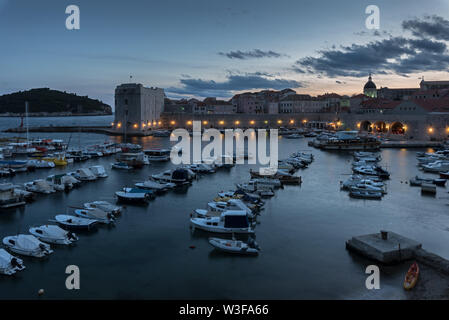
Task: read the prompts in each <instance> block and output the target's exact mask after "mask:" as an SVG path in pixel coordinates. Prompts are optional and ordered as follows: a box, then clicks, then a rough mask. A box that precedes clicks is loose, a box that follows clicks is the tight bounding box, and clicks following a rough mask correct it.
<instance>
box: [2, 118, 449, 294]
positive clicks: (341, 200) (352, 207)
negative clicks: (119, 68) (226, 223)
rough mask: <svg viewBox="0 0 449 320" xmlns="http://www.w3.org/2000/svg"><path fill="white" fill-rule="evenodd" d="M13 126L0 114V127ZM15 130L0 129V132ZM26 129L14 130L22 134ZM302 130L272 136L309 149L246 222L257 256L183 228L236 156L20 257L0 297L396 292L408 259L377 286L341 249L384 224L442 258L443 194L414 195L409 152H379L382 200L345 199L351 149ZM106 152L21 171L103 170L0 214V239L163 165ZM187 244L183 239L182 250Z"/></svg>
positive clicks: (447, 249)
mask: <svg viewBox="0 0 449 320" xmlns="http://www.w3.org/2000/svg"><path fill="white" fill-rule="evenodd" d="M111 121H112V117H110V116H109V117H108V116H105V117H70V118H30V119H29V125H30V126H36V125H39V124H46V125H48V124H49V123H51V124H53V125H55V126H56V125H107V124H109V123H110V122H111ZM19 123H20V119H18V118H0V129H1V130H4V129H7V128H10V127H12V126H16V125H17V124H19ZM13 136H18V134H5V133H2V134H1V136H0V137H13ZM21 136H22V137H23V136H24V135H23V134H22V135H21ZM30 137H32V138H37V137H39V138H44V137H48V138H60V139H64V141H65V142H69V143H70V147H78V145H80V146H86V145H92V144H97V143H103V142H105V141H113V142H114V141H116V142H121V137H110V136H104V135H99V134H90V133H89V134H88V133H51V134H50V133H49V134H43V133H30ZM308 141H309V139H307V138H302V139H285V138H282V137H280V138H279V158H280V159H282V158H285V157H287V156H289V155H290V154H291V153H293V152H296V151H305V152H312V153H313V154H314V156H315V161H314V162H313V163H312V164H311V165H309V167H308V168H307V169H303V170H299V171H298V172H297V173H296V174H297V175H301V176H302V179H303V183H302V185H301V186H285V188H283V189H279V190H277V191H276V194H275V196H274V197H272V198H269V199H267V200H266V201H265V202H266V204H265V209H264V210H263V211H262V212H261V216H260V217H259V218H258V220H259V223H258V224H257V226H256V236H257V238H256V239H257V242H258V244H259V245H260V246H261V248H262V251H261V253H260V255H259V256H257V257H243V256H230V255H227V254H224V253H219V252H217V251H215V250H213V249H212V247H211V246H210V245H209V243H208V237H209V236H210V234H207V233H205V232H201V231H199V230H195V231H194V232H192V230H191V229H190V228H189V226H190V224H189V219H190V213H191V212H192V211H193V210H194V209H196V208H205V206H206V204H207V202H209V201H212V199H213V198H215V197H216V196H217V192H219V191H222V190H225V191H226V190H230V189H233V188H234V187H235V184H236V183H240V182H246V181H248V180H249V177H250V176H249V168H250V167H254V166H250V165H236V166H235V167H234V168H232V169H229V170H228V169H225V170H219V171H217V173H215V174H209V175H204V176H202V177H201V178H200V179H198V180H196V181H194V182H193V184H192V185H191V186H190V187H189V188H184V189H179V190H174V191H170V192H168V193H166V194H164V195H162V196H158V197H156V199H155V200H152V201H151V202H150V204H149V205H148V206H146V207H142V206H132V205H127V206H126V208H125V210H124V212H123V213H122V215H121V216H119V218H118V219H117V222H116V225H115V226H114V227H103V226H102V227H99V228H98V230H97V231H94V232H91V233H87V234H86V233H82V234H80V240H79V241H78V242H77V244H76V246H74V247H55V252H54V253H53V254H52V255H50V257H48V258H46V259H44V260H38V259H35V258H26V257H25V258H23V260H24V264H25V265H26V269H25V270H24V271H22V272H19V273H18V274H17V275H15V276H13V277H6V276H0V298H1V299H35V298H38V296H37V292H38V290H39V289H40V288H43V289H44V290H45V295H44V296H42V297H40V298H43V299H359V298H368V299H402V298H405V297H406V296H405V292H404V290H403V288H402V281H403V276H404V273H405V271H406V270H407V268H408V266H403V265H401V266H398V267H393V268H387V269H383V268H382V267H381V290H367V289H366V287H365V280H366V277H367V275H366V274H365V268H366V266H367V265H370V264H373V262H372V261H369V260H366V259H364V258H361V257H360V256H357V255H355V254H352V253H350V252H348V251H347V250H346V249H345V241H346V240H348V239H350V238H351V237H352V236H355V235H362V234H368V233H374V232H378V231H379V230H391V231H394V232H396V233H399V234H401V235H404V236H406V237H409V238H412V239H415V240H417V241H419V242H421V243H422V244H423V247H424V248H425V249H426V250H429V251H432V252H434V253H436V254H439V255H441V256H442V257H444V258H449V246H448V243H449V215H448V213H449V207H448V206H447V203H449V199H448V198H449V194H448V189H447V187H446V188H441V187H438V189H437V195H436V197H429V196H422V195H421V192H420V188H416V187H410V186H409V184H408V180H409V179H410V178H411V177H414V176H415V175H417V174H419V175H420V176H424V177H436V176H435V175H431V174H425V173H423V172H421V171H419V169H418V167H417V160H416V152H417V151H423V150H416V149H408V150H407V149H384V150H382V152H381V155H382V162H381V164H382V166H383V167H385V168H387V170H389V172H390V173H391V179H390V180H389V181H388V182H387V192H388V193H387V194H386V195H385V196H384V197H383V198H382V200H380V201H372V200H360V199H351V198H349V196H348V194H347V192H344V191H340V181H344V180H346V179H347V178H348V177H349V176H350V174H351V161H352V156H351V155H349V154H344V153H332V152H323V151H321V150H317V149H314V148H312V147H309V146H308V145H307V142H308ZM129 142H132V143H138V144H140V145H142V146H143V148H144V149H147V148H161V147H170V146H171V145H172V144H173V143H171V142H170V141H169V138H166V137H165V138H164V137H140V138H130V141H129ZM113 161H114V157H113V156H110V157H104V158H97V159H91V160H88V161H85V162H81V163H74V164H71V165H68V166H67V167H66V168H59V167H57V168H53V169H40V170H36V171H35V172H29V173H19V174H17V175H16V176H15V177H13V178H6V179H4V180H5V181H12V182H14V183H17V184H20V183H24V182H28V181H32V180H35V179H38V178H45V177H47V176H49V175H51V174H55V173H62V172H68V171H74V170H75V169H76V168H80V167H89V166H92V165H103V166H104V167H105V168H106V170H107V173H108V175H109V177H108V178H105V179H101V180H97V181H94V182H89V183H85V184H83V185H82V186H81V187H79V188H77V189H74V190H72V191H70V192H67V193H65V192H59V193H56V194H51V195H45V196H38V197H37V200H36V201H35V202H33V203H31V204H27V205H26V206H25V207H22V208H19V209H14V210H10V211H6V212H3V213H1V214H0V238H3V237H5V236H8V235H14V234H17V233H28V228H29V227H30V226H34V225H42V224H46V223H48V220H49V219H52V218H53V217H54V216H55V215H57V214H65V213H69V214H70V213H72V212H73V208H70V207H80V206H82V204H83V203H85V202H88V201H95V200H107V201H110V202H115V199H114V192H115V191H117V190H119V189H121V188H122V187H124V186H132V185H134V184H135V183H136V182H140V181H143V180H145V179H147V178H148V177H149V176H150V175H151V174H154V173H159V172H161V171H163V170H166V169H169V168H171V167H173V165H172V164H171V163H170V162H167V163H152V164H151V165H150V166H145V167H144V168H143V169H140V170H130V171H120V170H111V166H110V164H111V162H113ZM192 246H193V247H192ZM68 265H76V266H78V267H79V269H80V287H81V289H80V290H68V289H66V286H65V280H66V277H67V276H68V275H67V274H65V270H66V267H67V266H68Z"/></svg>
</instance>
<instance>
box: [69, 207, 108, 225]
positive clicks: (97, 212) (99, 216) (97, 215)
mask: <svg viewBox="0 0 449 320" xmlns="http://www.w3.org/2000/svg"><path fill="white" fill-rule="evenodd" d="M75 215H77V216H78V217H81V218H87V219H93V220H97V221H98V222H100V223H103V224H111V223H114V221H115V217H114V215H113V214H112V213H110V212H106V211H103V210H101V209H98V208H94V209H76V210H75Z"/></svg>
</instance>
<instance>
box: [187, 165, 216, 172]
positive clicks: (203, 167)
mask: <svg viewBox="0 0 449 320" xmlns="http://www.w3.org/2000/svg"><path fill="white" fill-rule="evenodd" d="M182 168H184V169H190V170H192V171H193V172H197V173H214V172H215V166H214V165H213V164H212V165H209V164H206V163H193V164H189V165H184V166H183V167H182Z"/></svg>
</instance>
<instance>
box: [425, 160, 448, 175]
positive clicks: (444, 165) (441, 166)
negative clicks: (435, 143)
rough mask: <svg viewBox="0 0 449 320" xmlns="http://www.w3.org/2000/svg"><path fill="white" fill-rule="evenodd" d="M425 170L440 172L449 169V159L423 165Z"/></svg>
mask: <svg viewBox="0 0 449 320" xmlns="http://www.w3.org/2000/svg"><path fill="white" fill-rule="evenodd" d="M422 168H423V170H424V171H426V172H435V173H439V172H441V171H448V170H449V161H443V160H437V161H435V162H431V163H428V164H424V165H423V166H422Z"/></svg>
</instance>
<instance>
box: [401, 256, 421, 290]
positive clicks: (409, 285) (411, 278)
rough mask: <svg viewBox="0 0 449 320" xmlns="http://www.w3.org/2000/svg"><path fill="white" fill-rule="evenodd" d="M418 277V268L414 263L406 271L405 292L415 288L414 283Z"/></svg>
mask: <svg viewBox="0 0 449 320" xmlns="http://www.w3.org/2000/svg"><path fill="white" fill-rule="evenodd" d="M418 277H419V266H418V264H417V263H416V262H414V263H413V264H412V265H411V266H410V269H408V271H407V274H406V275H405V280H404V289H405V290H411V289H413V288H414V287H415V285H416V282H417V281H418Z"/></svg>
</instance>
